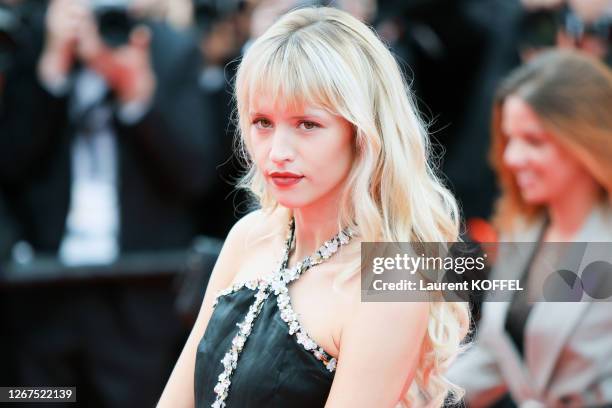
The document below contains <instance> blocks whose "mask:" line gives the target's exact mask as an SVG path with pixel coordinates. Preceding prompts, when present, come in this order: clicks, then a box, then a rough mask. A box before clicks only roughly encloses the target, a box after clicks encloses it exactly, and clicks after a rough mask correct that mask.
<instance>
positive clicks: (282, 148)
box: [270, 127, 295, 164]
mask: <svg viewBox="0 0 612 408" xmlns="http://www.w3.org/2000/svg"><path fill="white" fill-rule="evenodd" d="M294 159H295V149H294V146H293V137H292V134H291V131H290V130H288V129H284V128H281V127H279V128H277V129H276V131H275V132H274V135H273V136H272V146H271V148H270V160H271V161H272V162H274V163H276V164H280V163H284V162H290V161H293V160H294Z"/></svg>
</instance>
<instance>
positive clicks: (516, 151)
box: [503, 139, 527, 170]
mask: <svg viewBox="0 0 612 408" xmlns="http://www.w3.org/2000/svg"><path fill="white" fill-rule="evenodd" d="M503 160H504V164H505V165H506V166H508V167H509V168H510V169H511V170H515V169H518V168H520V167H522V166H523V165H524V164H525V162H526V160H527V155H526V152H525V149H524V148H523V147H522V145H521V143H520V142H518V141H515V140H513V139H510V140H509V141H508V144H507V145H506V148H505V149H504V156H503Z"/></svg>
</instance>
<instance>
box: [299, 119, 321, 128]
mask: <svg viewBox="0 0 612 408" xmlns="http://www.w3.org/2000/svg"><path fill="white" fill-rule="evenodd" d="M300 126H301V127H302V129H304V130H312V129H316V128H318V127H320V126H319V124H318V123H315V122H309V121H306V120H305V121H303V122H300Z"/></svg>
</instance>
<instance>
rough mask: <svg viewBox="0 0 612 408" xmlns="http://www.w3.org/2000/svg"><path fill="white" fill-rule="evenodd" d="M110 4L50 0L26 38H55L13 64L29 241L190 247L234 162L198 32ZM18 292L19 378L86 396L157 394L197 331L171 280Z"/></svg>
mask: <svg viewBox="0 0 612 408" xmlns="http://www.w3.org/2000/svg"><path fill="white" fill-rule="evenodd" d="M107 3H108V2H104V3H103V2H98V1H94V2H87V1H72V0H52V1H50V2H49V5H48V8H47V10H46V13H45V14H44V19H43V18H41V19H40V21H38V24H39V26H34V27H32V33H37V32H40V34H41V35H40V36H39V37H36V38H35V39H34V40H32V41H31V42H29V43H28V44H27V46H28V47H27V48H28V49H32V50H37V49H38V50H41V51H40V52H39V53H38V54H37V56H36V58H31V59H30V62H31V65H30V66H28V67H24V68H23V69H19V70H12V71H11V72H9V73H8V74H7V77H6V81H5V89H4V91H5V92H4V96H3V104H4V107H3V109H2V113H1V116H0V188H2V190H3V191H5V192H6V197H7V202H8V203H9V206H10V208H11V209H13V210H14V212H15V218H16V222H17V223H18V224H19V225H20V227H21V228H20V231H22V234H21V236H20V237H19V239H20V240H23V241H26V242H28V243H29V245H30V246H31V247H32V249H33V250H34V253H35V254H36V255H39V254H44V255H52V256H57V257H58V259H59V260H60V261H61V262H63V263H64V264H66V265H71V266H83V267H85V268H86V267H87V266H88V265H108V264H112V263H113V262H115V261H116V260H118V259H119V258H120V256H121V255H123V254H126V253H131V252H141V251H164V250H173V249H183V248H187V247H188V245H189V244H190V243H191V241H192V240H193V238H194V236H196V235H197V234H198V232H199V231H198V229H197V222H195V221H194V220H197V218H198V217H197V216H198V214H197V213H198V211H197V207H196V204H197V203H198V202H201V201H202V200H203V199H204V198H205V197H206V195H207V194H208V193H209V188H210V185H211V183H212V182H213V180H214V178H215V177H216V173H215V167H216V165H217V164H218V163H219V162H220V161H221V160H222V158H219V157H218V149H217V144H218V142H217V138H216V137H214V136H212V135H211V134H210V130H209V128H208V126H207V122H208V121H209V120H210V119H211V118H209V117H207V115H208V113H209V109H208V108H207V107H206V106H204V103H206V102H205V101H204V100H203V99H202V98H201V96H200V94H199V91H198V89H197V81H198V73H199V69H200V66H201V65H200V57H199V55H200V54H199V52H198V49H197V46H196V44H195V42H194V41H193V40H192V38H191V37H189V36H187V35H186V34H184V33H179V32H177V31H175V30H174V29H172V28H170V27H169V26H168V25H167V24H164V23H161V22H153V21H147V20H138V19H136V17H135V13H134V11H133V10H132V9H130V8H128V7H127V2H126V3H125V4H118V3H117V2H114V4H113V5H112V7H110V6H108V4H107ZM42 33H44V34H42ZM33 36H34V37H35V35H34V34H33ZM37 43H38V45H37ZM20 50H21V51H22V52H26V50H25V47H21V49H20ZM119 272H120V271H119ZM13 295H14V296H11V297H10V302H9V307H10V310H11V315H12V317H11V319H12V321H11V322H9V327H8V332H9V333H11V334H12V335H13V336H15V341H14V343H15V344H19V349H18V350H16V353H17V357H16V358H17V360H18V362H19V373H18V374H19V377H18V378H16V382H15V383H16V384H20V385H49V386H51V385H58V386H59V385H69V384H75V385H76V386H77V387H78V388H79V390H81V391H80V393H79V397H78V398H79V402H81V403H82V404H84V405H85V406H97V405H101V406H118V407H123V406H151V405H152V404H153V403H154V400H155V397H156V396H157V395H158V394H159V392H160V391H161V388H162V386H163V383H162V381H163V378H165V377H166V374H168V373H169V371H170V369H171V364H172V362H173V361H174V359H175V358H176V353H177V347H178V345H179V344H180V343H181V342H182V341H183V338H182V337H183V336H184V334H185V333H184V328H183V327H182V326H181V324H180V322H179V320H178V318H177V316H176V314H175V312H174V310H173V305H174V295H173V293H172V291H171V289H170V282H169V281H168V279H167V278H164V279H158V278H155V279H148V280H146V281H142V282H141V281H135V280H131V281H128V280H121V279H117V280H113V281H109V282H97V283H87V282H85V283H78V284H72V285H55V286H53V287H43V288H37V287H33V288H20V290H19V291H18V292H15V293H13ZM41 311H43V313H41ZM43 320H44V322H43ZM43 323H44V324H43ZM33 327H37V330H36V331H33V330H32V328H33ZM52 339H54V340H53V341H52Z"/></svg>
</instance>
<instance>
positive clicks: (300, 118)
mask: <svg viewBox="0 0 612 408" xmlns="http://www.w3.org/2000/svg"><path fill="white" fill-rule="evenodd" d="M236 101H237V108H238V109H237V111H238V115H239V127H240V136H241V141H242V142H243V146H244V148H245V151H246V154H247V155H248V158H249V159H250V161H251V168H250V171H249V173H248V174H247V176H246V177H245V179H244V180H243V185H244V186H246V187H248V188H249V189H250V191H252V192H253V194H254V195H255V196H256V197H257V199H258V201H259V204H260V205H261V210H258V211H255V212H253V213H251V214H249V215H248V216H246V217H245V218H244V219H242V220H241V221H240V222H238V223H237V224H236V226H235V227H234V228H233V229H232V231H231V232H230V234H229V236H228V238H227V240H226V242H225V245H224V248H223V250H222V252H221V255H220V257H219V260H218V262H217V265H216V266H215V269H214V271H213V274H212V277H211V280H210V283H209V286H208V288H207V291H206V296H205V299H204V302H203V305H202V309H201V312H200V314H199V317H198V320H197V322H196V324H195V327H194V329H193V332H192V333H191V335H190V337H189V340H188V341H187V344H186V346H185V348H184V350H183V352H182V354H181V356H180V358H179V360H178V362H177V364H176V367H175V369H174V371H173V373H172V375H171V377H170V380H169V382H168V385H167V386H166V389H165V391H164V393H163V395H162V397H161V400H160V402H159V407H192V406H194V404H195V406H198V407H211V406H212V407H287V406H291V407H309V408H311V407H323V406H325V407H328V408H334V407H354V408H357V407H395V406H397V405H398V404H403V405H405V406H432V407H439V406H441V405H442V404H443V401H444V399H445V397H446V396H447V395H448V393H449V390H450V391H454V392H455V394H454V395H457V394H458V392H459V391H458V390H457V389H456V388H455V387H453V385H452V384H450V383H448V382H447V381H446V379H445V378H444V371H445V369H446V366H447V365H448V363H449V361H450V360H451V359H452V358H453V357H454V356H455V354H456V353H457V351H458V349H459V345H460V342H461V340H462V339H463V337H464V335H465V334H466V331H467V326H468V321H469V319H468V309H467V306H466V304H464V303H444V302H435V303H434V302H432V303H414V302H413V303H410V302H406V303H391V302H389V303H365V302H361V301H360V279H359V261H360V256H359V253H360V252H359V248H360V242H362V241H454V240H456V238H457V230H458V221H457V206H456V203H455V200H454V199H453V197H452V196H451V195H450V194H449V193H448V191H447V190H446V189H445V188H444V187H442V185H441V183H440V182H439V180H438V179H437V178H436V176H435V174H434V171H433V169H432V168H431V166H430V164H429V162H428V152H429V147H428V142H427V134H426V132H425V129H424V128H423V124H422V122H421V120H420V119H419V118H418V116H417V115H416V113H415V109H414V105H413V102H412V100H411V98H410V96H409V93H407V87H406V83H405V82H404V80H403V78H402V75H401V73H400V70H399V68H398V65H397V63H396V61H395V60H394V58H393V56H392V55H391V53H390V52H389V51H388V49H387V48H386V47H385V46H384V45H383V44H382V43H381V41H380V40H379V39H378V38H377V37H376V35H375V34H374V33H373V32H372V31H371V30H370V29H369V28H367V27H366V26H365V25H364V24H362V23H361V22H359V21H358V20H356V19H355V18H353V17H351V16H350V15H348V14H347V13H344V12H341V11H339V10H335V9H331V8H304V9H298V10H296V11H293V12H291V13H288V14H287V15H285V16H283V17H282V18H281V19H280V20H279V21H277V22H276V23H275V24H274V25H273V26H272V27H270V28H269V29H268V30H267V31H266V32H265V33H264V34H263V35H262V36H261V37H260V38H258V39H257V40H256V41H255V42H254V43H253V45H252V46H251V47H250V48H249V50H248V52H247V53H246V55H244V58H243V60H242V62H241V64H240V68H239V71H238V73H237V78H236ZM194 372H195V378H194ZM194 379H195V382H194ZM194 390H195V395H194Z"/></svg>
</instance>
